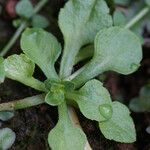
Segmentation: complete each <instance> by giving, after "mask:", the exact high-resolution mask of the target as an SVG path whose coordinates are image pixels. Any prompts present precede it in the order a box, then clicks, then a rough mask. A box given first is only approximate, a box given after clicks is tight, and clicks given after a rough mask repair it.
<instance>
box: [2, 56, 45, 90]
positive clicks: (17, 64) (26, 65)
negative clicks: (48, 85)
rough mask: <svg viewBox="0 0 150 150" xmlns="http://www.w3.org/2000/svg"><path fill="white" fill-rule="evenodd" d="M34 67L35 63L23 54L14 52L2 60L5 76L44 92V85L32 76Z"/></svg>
mask: <svg viewBox="0 0 150 150" xmlns="http://www.w3.org/2000/svg"><path fill="white" fill-rule="evenodd" d="M34 68H35V64H34V63H33V62H32V61H31V60H30V59H29V58H28V57H27V56H26V55H25V54H21V55H16V54H14V55H11V56H9V57H8V58H7V59H5V60H4V69H5V74H6V77H7V78H10V79H12V80H16V81H19V82H21V83H23V84H25V85H27V86H30V87H32V88H34V89H36V90H39V91H44V92H45V85H44V84H43V83H42V82H41V81H39V80H37V79H35V78H34V77H33V76H32V75H33V72H34Z"/></svg>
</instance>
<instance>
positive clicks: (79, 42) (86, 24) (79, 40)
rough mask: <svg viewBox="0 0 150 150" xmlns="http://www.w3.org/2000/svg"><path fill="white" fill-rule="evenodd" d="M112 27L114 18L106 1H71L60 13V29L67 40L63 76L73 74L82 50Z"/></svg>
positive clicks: (63, 60)
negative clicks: (99, 32)
mask: <svg viewBox="0 0 150 150" xmlns="http://www.w3.org/2000/svg"><path fill="white" fill-rule="evenodd" d="M110 26H112V18H111V16H110V15H109V8H108V6H107V4H106V2H105V1H104V0H86V1H83V0H69V1H68V2H67V3H66V5H65V7H64V8H63V9H61V11H60V13H59V27H60V29H61V31H62V33H63V36H64V40H65V50H64V55H63V56H64V57H63V59H62V67H61V68H62V70H61V73H62V74H61V76H63V77H65V76H68V72H69V73H70V72H71V69H72V66H73V64H74V62H75V57H76V55H77V53H78V51H79V50H80V48H81V47H82V46H83V45H86V44H89V43H93V41H94V38H95V36H96V34H97V32H98V31H99V30H101V29H103V28H106V27H110ZM66 58H67V59H68V63H66V61H65V59H66ZM68 65H69V66H68ZM70 66H71V67H70ZM64 68H65V69H67V70H69V71H66V70H65V69H64Z"/></svg>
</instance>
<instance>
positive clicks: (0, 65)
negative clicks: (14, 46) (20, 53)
mask: <svg viewBox="0 0 150 150" xmlns="http://www.w3.org/2000/svg"><path fill="white" fill-rule="evenodd" d="M4 79H5V69H4V59H3V57H0V83H3V82H4Z"/></svg>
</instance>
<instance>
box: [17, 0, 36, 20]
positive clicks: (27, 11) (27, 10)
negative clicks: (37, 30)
mask: <svg viewBox="0 0 150 150" xmlns="http://www.w3.org/2000/svg"><path fill="white" fill-rule="evenodd" d="M16 13H17V14H18V15H19V16H21V17H25V18H30V17H31V16H32V15H33V13H34V10H33V6H32V3H31V2H30V0H20V1H19V2H18V3H17V5H16Z"/></svg>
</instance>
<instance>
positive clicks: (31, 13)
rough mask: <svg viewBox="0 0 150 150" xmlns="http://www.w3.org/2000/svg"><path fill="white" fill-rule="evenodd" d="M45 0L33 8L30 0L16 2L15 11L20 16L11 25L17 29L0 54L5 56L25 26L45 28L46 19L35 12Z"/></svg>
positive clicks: (46, 24)
mask: <svg viewBox="0 0 150 150" xmlns="http://www.w3.org/2000/svg"><path fill="white" fill-rule="evenodd" d="M47 1H48V0H41V1H40V2H39V3H38V4H37V5H36V6H35V7H34V8H33V6H32V3H31V2H30V0H20V1H19V2H18V3H17V5H16V13H17V15H18V16H19V17H20V18H19V19H15V20H14V21H13V25H14V27H16V28H17V30H16V32H15V33H14V35H13V36H12V37H11V39H10V40H9V42H8V43H7V44H6V45H5V47H4V48H3V49H2V50H1V51H0V56H5V55H6V54H7V52H8V51H9V50H10V48H11V47H12V46H13V44H14V43H15V42H16V41H17V39H18V38H19V36H20V35H21V33H22V31H23V30H24V29H25V28H26V27H28V26H32V27H40V28H46V27H47V26H48V25H49V22H48V20H47V19H46V18H45V17H44V16H42V15H39V14H37V13H38V12H39V11H40V10H41V9H42V7H43V6H44V5H45V4H46V3H47Z"/></svg>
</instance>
